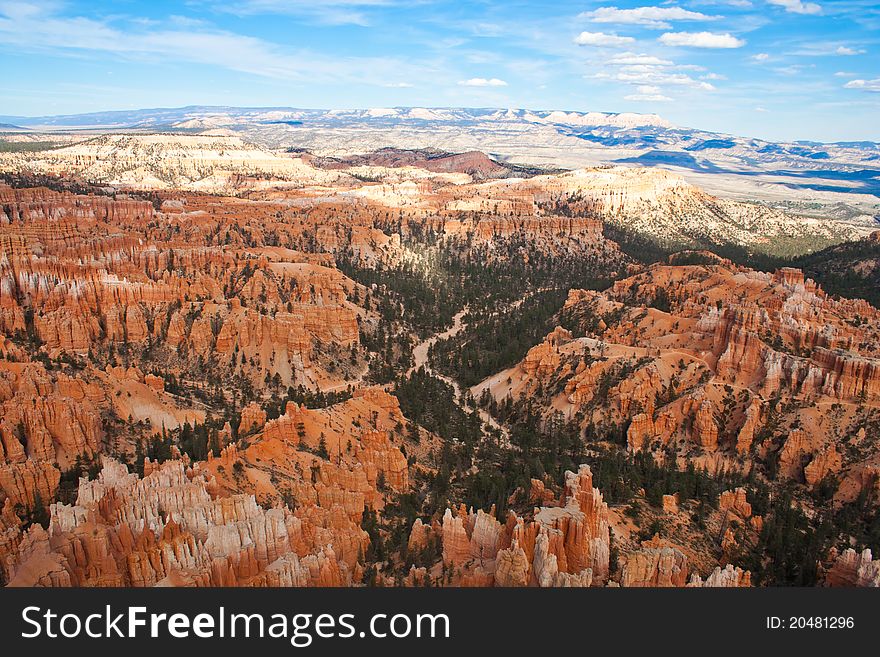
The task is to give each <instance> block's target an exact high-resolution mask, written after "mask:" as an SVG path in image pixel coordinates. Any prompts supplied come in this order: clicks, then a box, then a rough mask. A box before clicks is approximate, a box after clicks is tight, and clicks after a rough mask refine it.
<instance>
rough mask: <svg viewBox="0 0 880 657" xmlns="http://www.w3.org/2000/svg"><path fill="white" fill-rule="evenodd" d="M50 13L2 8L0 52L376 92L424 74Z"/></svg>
mask: <svg viewBox="0 0 880 657" xmlns="http://www.w3.org/2000/svg"><path fill="white" fill-rule="evenodd" d="M54 10H55V7H54V5H51V4H48V3H47V4H46V5H36V4H28V3H6V4H0V44H6V45H11V46H14V47H16V48H18V49H19V50H21V51H22V52H34V51H39V52H47V51H48V52H68V51H84V52H102V53H110V54H113V55H115V56H117V57H119V58H122V59H127V60H130V59H137V60H141V61H179V62H188V63H197V64H207V65H212V66H219V67H222V68H226V69H229V70H233V71H239V72H242V73H248V74H251V75H257V76H260V77H265V78H274V79H281V80H295V81H301V82H313V81H316V80H322V81H335V82H347V83H353V84H372V85H378V86H381V85H383V84H385V83H386V82H387V80H388V79H393V78H399V77H401V76H403V75H406V76H407V77H410V76H411V77H413V78H415V77H425V75H426V70H425V68H424V67H423V66H420V65H418V64H415V63H412V62H407V61H402V60H400V59H396V58H391V57H334V56H329V55H324V54H321V53H316V52H313V51H309V50H306V49H291V48H288V47H285V46H282V45H280V44H276V43H272V42H270V41H265V40H263V39H259V38H256V37H250V36H245V35H242V34H237V33H235V32H229V31H226V30H217V29H195V28H194V27H187V28H186V29H179V28H178V29H162V28H154V27H152V26H147V27H146V28H145V27H144V26H138V28H137V29H127V30H126V29H121V28H118V27H116V26H115V24H111V23H110V22H107V21H99V20H93V19H89V18H83V17H65V16H60V15H58V14H56V13H54ZM132 24H133V23H132ZM172 24H173V23H172ZM126 27H129V28H130V27H131V25H126Z"/></svg>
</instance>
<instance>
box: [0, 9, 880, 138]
mask: <svg viewBox="0 0 880 657" xmlns="http://www.w3.org/2000/svg"><path fill="white" fill-rule="evenodd" d="M0 71H2V76H0V115H21V116H44V115H54V114H73V113H82V112H93V111H103V110H114V109H135V108H152V107H178V106H184V105H233V106H250V107H257V106H275V107H278V106H290V107H300V108H327V109H334V108H340V109H342V108H367V107H396V106H407V107H411V106H418V107H501V108H507V107H515V108H529V109H561V110H568V111H571V110H574V111H604V112H643V113H657V114H660V115H661V116H663V117H665V118H667V119H669V120H670V121H672V122H674V123H676V124H678V125H681V126H688V127H694V128H701V129H705V130H712V131H717V132H725V133H731V134H737V135H743V136H750V137H761V138H765V139H774V140H795V139H803V140H817V141H840V140H872V141H880V1H878V0H816V1H815V2H811V1H806V0H670V1H665V2H664V1H655V2H650V1H648V0H641V1H635V2H633V1H628V0H612V1H611V2H602V1H600V2H593V1H587V2H578V1H576V0H575V1H571V0H555V1H544V0H534V1H528V2H526V1H519V0H473V1H464V0H414V1H413V0H239V1H237V2H229V1H227V0H183V1H178V2H166V1H164V0H152V1H150V2H145V1H134V0H114V1H113V2H102V1H100V0H89V1H78V0H69V1H62V0H57V1H56V0H47V1H40V2H28V1H14V2H8V1H6V0H0Z"/></svg>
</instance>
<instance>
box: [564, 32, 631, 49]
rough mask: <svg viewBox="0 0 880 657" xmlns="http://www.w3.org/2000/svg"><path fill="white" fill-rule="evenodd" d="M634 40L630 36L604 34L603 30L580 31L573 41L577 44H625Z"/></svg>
mask: <svg viewBox="0 0 880 657" xmlns="http://www.w3.org/2000/svg"><path fill="white" fill-rule="evenodd" d="M635 41H636V40H635V39H633V38H632V37H628V36H617V35H616V34H605V33H604V32H581V33H580V34H578V35H577V36H576V37H575V39H574V42H575V43H576V44H578V45H579V46H625V45H627V44H630V43H635Z"/></svg>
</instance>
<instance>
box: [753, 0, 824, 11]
mask: <svg viewBox="0 0 880 657" xmlns="http://www.w3.org/2000/svg"><path fill="white" fill-rule="evenodd" d="M767 2H768V3H769V4H771V5H776V6H777V7H783V8H784V9H785V11H787V12H788V13H790V14H821V13H822V6H821V5H818V4H816V3H815V2H803V1H802V0H767Z"/></svg>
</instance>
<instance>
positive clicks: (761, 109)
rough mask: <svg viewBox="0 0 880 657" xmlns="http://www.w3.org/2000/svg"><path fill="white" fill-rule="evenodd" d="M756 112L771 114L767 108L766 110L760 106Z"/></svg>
mask: <svg viewBox="0 0 880 657" xmlns="http://www.w3.org/2000/svg"><path fill="white" fill-rule="evenodd" d="M755 111H756V112H769V111H770V110H768V109H766V108H764V107H761V106H760V105H759V106H758V107H756V108H755Z"/></svg>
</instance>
